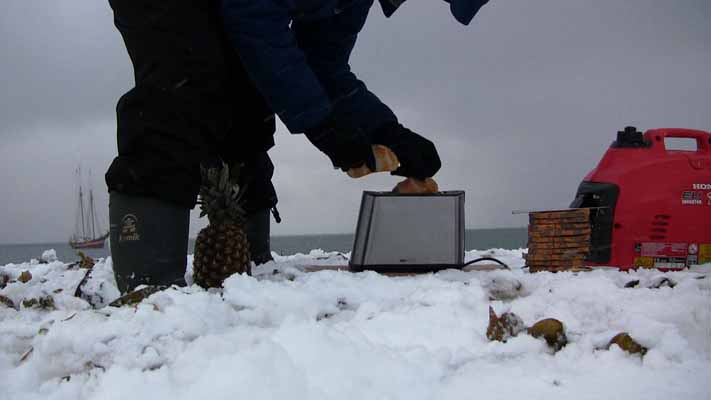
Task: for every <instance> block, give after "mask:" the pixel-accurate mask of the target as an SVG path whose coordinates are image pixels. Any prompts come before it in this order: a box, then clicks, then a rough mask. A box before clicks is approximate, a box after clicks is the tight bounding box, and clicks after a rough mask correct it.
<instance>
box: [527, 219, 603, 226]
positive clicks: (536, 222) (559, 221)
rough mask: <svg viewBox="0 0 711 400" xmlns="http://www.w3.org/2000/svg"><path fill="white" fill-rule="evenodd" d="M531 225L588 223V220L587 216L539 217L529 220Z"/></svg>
mask: <svg viewBox="0 0 711 400" xmlns="http://www.w3.org/2000/svg"><path fill="white" fill-rule="evenodd" d="M528 222H529V224H531V225H551V224H588V225H590V220H589V219H588V218H560V219H540V220H529V221H528Z"/></svg>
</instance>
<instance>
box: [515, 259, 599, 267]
mask: <svg viewBox="0 0 711 400" xmlns="http://www.w3.org/2000/svg"><path fill="white" fill-rule="evenodd" d="M584 264H585V260H579V259H578V260H568V261H562V260H554V261H528V260H526V265H527V266H528V267H529V268H530V267H532V266H534V267H539V268H570V267H579V266H582V265H584Z"/></svg>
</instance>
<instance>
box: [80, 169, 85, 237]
mask: <svg viewBox="0 0 711 400" xmlns="http://www.w3.org/2000/svg"><path fill="white" fill-rule="evenodd" d="M80 176H81V175H80ZM79 213H80V215H81V234H82V237H83V238H86V222H85V220H84V191H83V190H82V188H81V182H79Z"/></svg>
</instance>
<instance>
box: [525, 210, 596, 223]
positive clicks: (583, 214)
mask: <svg viewBox="0 0 711 400" xmlns="http://www.w3.org/2000/svg"><path fill="white" fill-rule="evenodd" d="M528 215H529V219H530V220H533V221H535V220H545V219H560V218H589V217H590V209H589V208H578V209H575V210H565V211H537V212H532V213H530V214H528Z"/></svg>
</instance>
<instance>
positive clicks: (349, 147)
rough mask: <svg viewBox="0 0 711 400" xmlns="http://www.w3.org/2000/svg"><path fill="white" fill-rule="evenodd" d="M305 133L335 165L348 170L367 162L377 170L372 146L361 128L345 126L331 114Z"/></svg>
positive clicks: (371, 167) (369, 166)
mask: <svg viewBox="0 0 711 400" xmlns="http://www.w3.org/2000/svg"><path fill="white" fill-rule="evenodd" d="M304 133H305V134H306V137H307V138H308V139H309V141H310V142H311V143H312V144H313V145H314V146H316V148H317V149H319V150H321V151H322V152H323V153H325V154H326V155H327V156H328V158H330V159H331V162H332V163H333V166H334V167H338V168H341V169H342V170H343V171H347V170H349V169H351V168H355V167H360V166H361V165H363V164H365V165H367V166H368V168H370V170H371V171H375V156H374V155H373V149H372V146H371V144H370V141H368V138H367V137H366V136H365V135H364V134H363V133H362V132H361V131H360V130H358V129H353V128H349V127H346V126H343V124H340V123H339V121H338V120H337V118H334V117H333V116H329V117H328V118H326V120H325V121H323V122H321V123H320V124H319V125H317V126H316V127H314V128H312V129H309V130H307V131H306V132H304Z"/></svg>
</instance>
